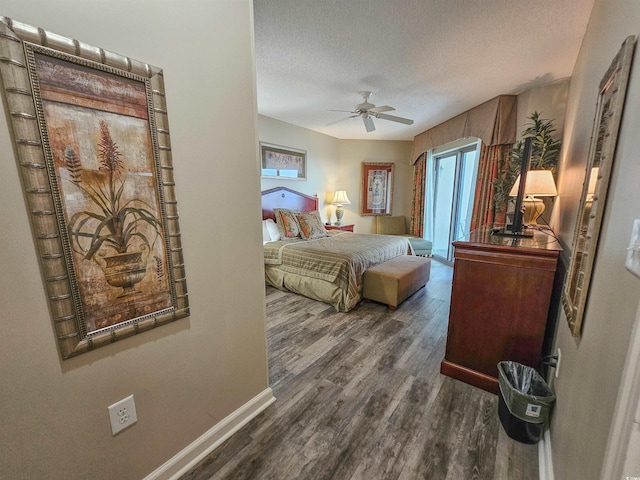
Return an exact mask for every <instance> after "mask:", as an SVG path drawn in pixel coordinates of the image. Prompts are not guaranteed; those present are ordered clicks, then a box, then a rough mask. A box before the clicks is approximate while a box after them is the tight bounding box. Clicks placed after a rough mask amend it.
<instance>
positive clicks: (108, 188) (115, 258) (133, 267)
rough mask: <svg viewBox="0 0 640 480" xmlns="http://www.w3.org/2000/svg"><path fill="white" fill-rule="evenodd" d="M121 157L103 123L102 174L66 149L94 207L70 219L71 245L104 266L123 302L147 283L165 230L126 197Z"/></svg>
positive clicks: (74, 178)
mask: <svg viewBox="0 0 640 480" xmlns="http://www.w3.org/2000/svg"><path fill="white" fill-rule="evenodd" d="M121 157H122V155H121V153H120V151H119V149H118V145H117V144H116V142H114V140H113V139H112V137H111V133H110V132H109V127H108V126H107V124H106V122H104V121H101V122H100V137H99V142H98V160H99V164H100V168H99V169H98V170H97V171H95V170H93V171H86V170H84V169H83V168H82V164H81V162H80V159H79V158H78V155H77V153H76V152H75V150H73V148H72V147H71V146H69V145H67V147H66V149H65V163H66V166H67V169H68V172H69V177H70V181H71V182H72V183H73V184H74V185H75V186H76V187H77V188H78V189H79V190H80V191H81V192H82V194H83V195H84V196H85V198H86V199H87V200H88V203H89V204H90V205H91V206H93V208H87V209H85V210H82V211H79V212H76V213H75V214H73V215H72V216H71V218H70V220H69V224H68V229H69V234H70V237H71V246H72V248H73V250H74V251H75V252H76V253H78V254H80V255H82V257H83V258H84V259H86V260H93V261H95V262H96V263H97V264H98V265H99V266H100V267H101V269H102V271H103V272H104V275H105V280H106V281H107V283H108V284H109V285H111V286H114V287H122V288H123V292H122V294H121V295H120V296H121V297H122V296H125V295H130V294H133V293H137V291H136V290H135V287H134V285H135V284H137V283H138V282H140V281H141V280H142V279H143V278H144V276H145V274H146V265H147V257H148V255H149V252H150V250H151V248H152V247H153V244H154V243H155V241H156V240H157V239H158V237H159V236H160V235H161V231H162V229H161V224H160V221H159V220H158V218H157V217H156V214H155V213H154V208H153V207H151V206H150V205H149V204H148V203H146V202H144V201H143V200H140V199H138V198H129V199H127V198H125V197H124V192H125V182H126V171H125V166H124V162H123V161H122V158H121ZM150 239H151V241H150ZM145 252H146V255H145V256H144V257H143V254H144V253H145Z"/></svg>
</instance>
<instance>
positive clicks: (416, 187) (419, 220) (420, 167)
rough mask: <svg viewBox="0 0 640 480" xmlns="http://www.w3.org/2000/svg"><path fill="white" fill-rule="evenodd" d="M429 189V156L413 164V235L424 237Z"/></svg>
mask: <svg viewBox="0 0 640 480" xmlns="http://www.w3.org/2000/svg"><path fill="white" fill-rule="evenodd" d="M426 188H427V154H426V153H423V154H422V155H420V158H418V160H417V161H416V163H414V164H413V201H412V203H411V226H410V228H411V234H412V235H415V236H417V237H420V238H422V237H424V201H425V200H424V196H425V191H426Z"/></svg>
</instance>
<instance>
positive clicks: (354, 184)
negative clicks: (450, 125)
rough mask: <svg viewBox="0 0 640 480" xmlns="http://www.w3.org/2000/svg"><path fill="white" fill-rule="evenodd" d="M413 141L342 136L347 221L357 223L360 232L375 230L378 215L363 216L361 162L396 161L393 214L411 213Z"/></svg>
mask: <svg viewBox="0 0 640 480" xmlns="http://www.w3.org/2000/svg"><path fill="white" fill-rule="evenodd" d="M412 146H413V142H407V141H385V140H340V181H341V182H342V185H343V188H344V189H346V190H347V192H349V200H351V205H347V206H345V212H344V218H343V221H344V222H345V223H353V224H355V229H356V231H357V232H360V233H375V231H376V227H375V217H372V216H367V217H361V216H360V195H361V187H360V182H361V176H362V162H384V163H395V166H394V168H393V173H394V176H395V179H394V181H393V205H392V214H393V215H404V216H406V217H409V216H410V215H411V195H412V182H413V166H412V165H409V157H410V156H411V148H412ZM333 221H335V216H334V219H333Z"/></svg>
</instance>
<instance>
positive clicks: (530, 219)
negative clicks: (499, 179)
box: [509, 170, 558, 226]
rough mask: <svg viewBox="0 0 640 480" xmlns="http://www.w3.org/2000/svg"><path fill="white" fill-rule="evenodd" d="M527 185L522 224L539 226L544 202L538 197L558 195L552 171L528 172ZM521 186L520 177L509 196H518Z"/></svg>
mask: <svg viewBox="0 0 640 480" xmlns="http://www.w3.org/2000/svg"><path fill="white" fill-rule="evenodd" d="M526 181H527V183H526V185H525V186H524V199H523V201H522V205H523V207H524V216H523V219H522V223H523V224H524V225H533V226H535V225H537V224H538V223H537V220H538V217H540V215H542V212H544V202H543V201H542V200H539V199H537V198H536V197H555V196H556V195H558V191H557V190H556V183H555V182H554V180H553V174H552V173H551V170H529V171H528V172H527V180H526ZM519 186H520V175H518V178H516V183H514V185H513V188H512V189H511V191H510V192H509V196H511V197H515V196H516V195H518V188H519Z"/></svg>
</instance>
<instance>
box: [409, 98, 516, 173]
mask: <svg viewBox="0 0 640 480" xmlns="http://www.w3.org/2000/svg"><path fill="white" fill-rule="evenodd" d="M517 98H518V97H517V96H516V95H499V96H497V97H495V98H493V99H491V100H489V101H487V102H484V103H482V104H480V105H478V106H477V107H474V108H472V109H471V110H467V111H466V112H464V113H461V114H460V115H457V116H455V117H453V118H451V119H450V120H447V121H446V122H443V123H441V124H440V125H436V126H435V127H433V128H430V129H429V130H426V131H424V132H422V133H421V134H419V135H416V136H415V138H414V139H413V150H412V152H411V165H413V164H414V163H415V162H416V161H417V160H418V158H419V157H420V155H422V154H423V153H424V152H426V151H427V150H429V149H431V148H434V147H438V146H440V145H444V144H445V143H449V142H453V141H454V140H457V139H459V138H465V137H478V138H480V139H481V140H482V141H483V142H484V143H485V144H486V145H510V144H512V143H515V141H516V108H517Z"/></svg>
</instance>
